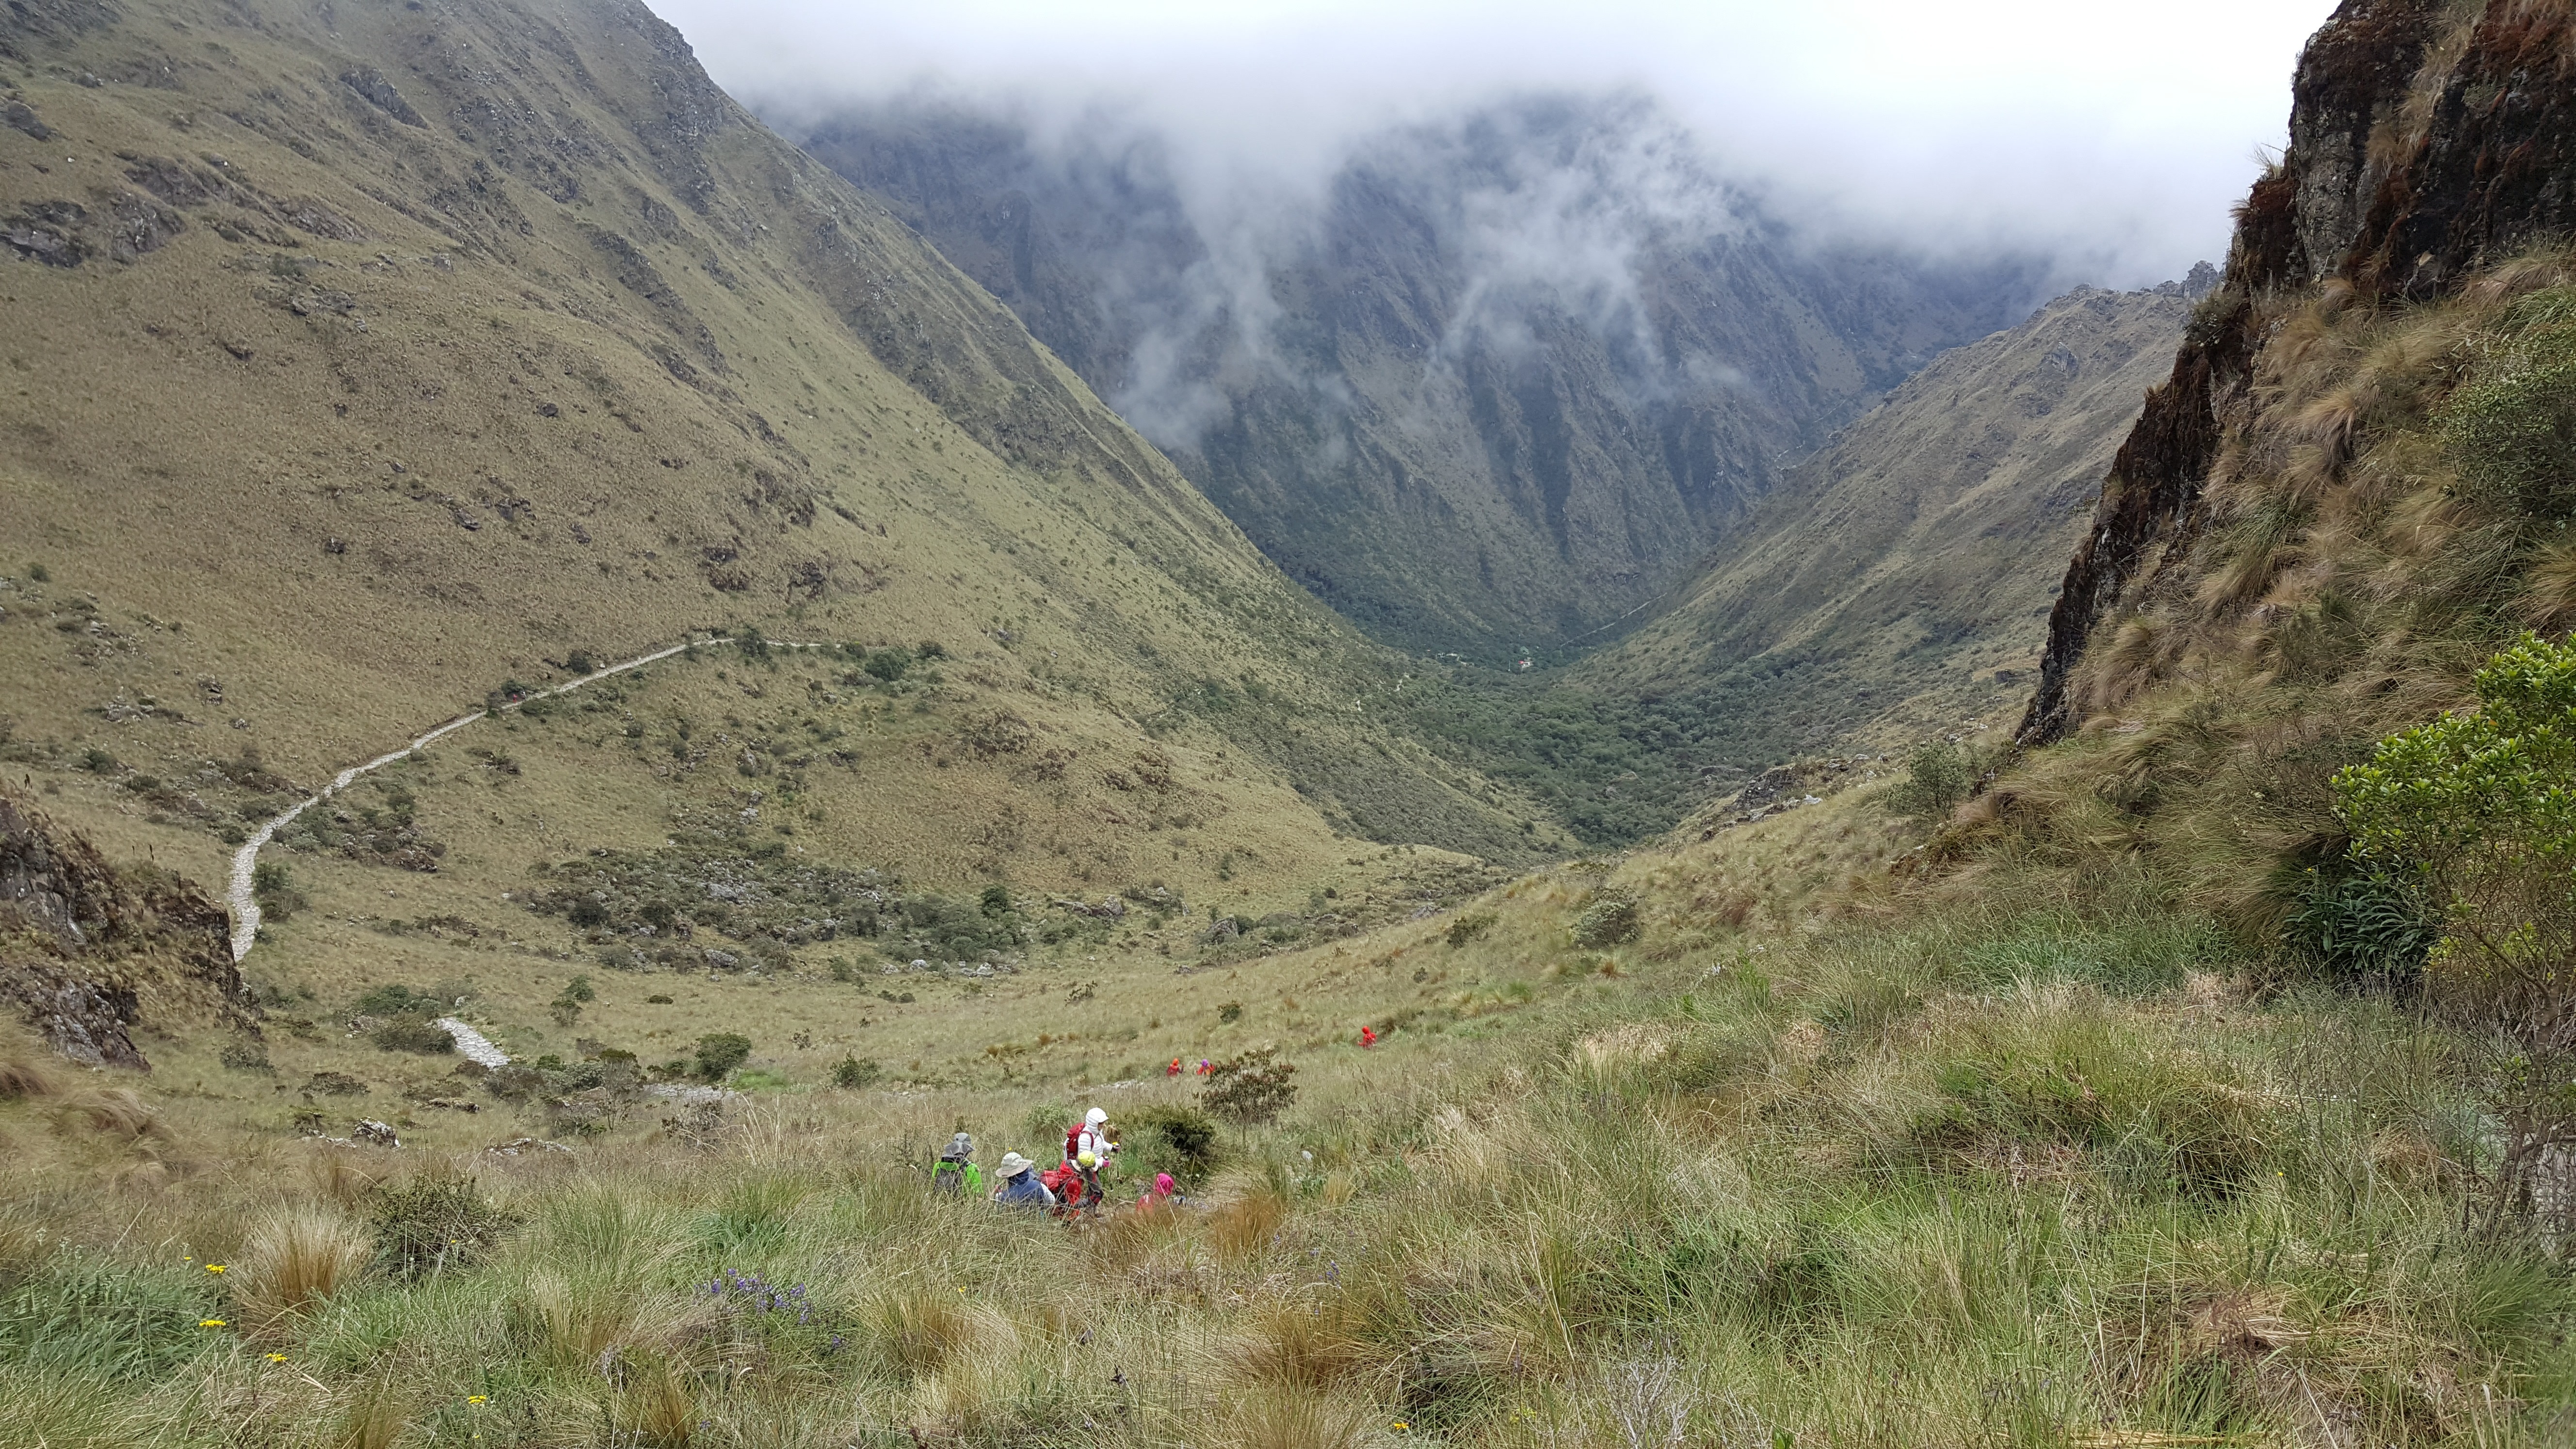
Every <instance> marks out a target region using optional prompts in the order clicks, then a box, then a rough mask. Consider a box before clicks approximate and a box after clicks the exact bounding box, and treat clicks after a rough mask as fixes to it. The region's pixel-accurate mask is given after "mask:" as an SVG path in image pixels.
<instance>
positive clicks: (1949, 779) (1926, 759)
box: [1886, 744, 1977, 821]
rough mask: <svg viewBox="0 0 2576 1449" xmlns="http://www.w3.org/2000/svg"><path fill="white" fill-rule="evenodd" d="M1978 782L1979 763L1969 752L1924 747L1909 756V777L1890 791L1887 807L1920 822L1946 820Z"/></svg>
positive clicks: (1941, 746)
mask: <svg viewBox="0 0 2576 1449" xmlns="http://www.w3.org/2000/svg"><path fill="white" fill-rule="evenodd" d="M1976 783H1977V766H1976V761H1975V760H1973V759H1972V758H1970V757H1969V754H1968V751H1967V750H1966V749H1964V748H1962V747H1961V746H1958V745H1943V744H1931V745H1924V746H1922V747H1920V748H1918V749H1917V750H1915V751H1914V753H1912V754H1910V755H1908V756H1906V757H1905V778H1904V779H1902V780H1900V781H1898V782H1897V783H1896V786H1895V788H1893V789H1891V790H1889V791H1888V792H1887V796H1886V800H1887V808H1889V809H1890V810H1893V811H1895V812H1896V813H1897V814H1899V815H1905V816H1910V817H1912V818H1914V819H1917V820H1930V821H1940V820H1945V819H1947V818H1949V814H1950V812H1951V811H1953V810H1956V809H1958V808H1959V802H1960V801H1962V800H1965V799H1967V798H1968V792H1969V791H1970V790H1971V789H1974V788H1975V786H1976Z"/></svg>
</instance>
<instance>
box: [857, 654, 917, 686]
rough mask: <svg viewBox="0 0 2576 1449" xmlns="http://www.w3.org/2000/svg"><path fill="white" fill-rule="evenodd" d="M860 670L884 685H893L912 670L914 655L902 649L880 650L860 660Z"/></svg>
mask: <svg viewBox="0 0 2576 1449" xmlns="http://www.w3.org/2000/svg"><path fill="white" fill-rule="evenodd" d="M859 668H861V669H863V670H866V671H867V672H868V673H869V674H870V675H872V676H873V677H875V678H876V679H878V680H881V681H883V682H884V683H887V684H892V683H894V682H895V681H896V680H898V679H901V678H903V676H904V674H905V673H906V672H907V671H909V670H910V669H911V668H912V655H911V653H910V652H909V651H907V650H902V649H879V650H877V651H875V652H874V653H872V654H869V655H868V656H867V657H866V658H864V659H862V660H860V661H859Z"/></svg>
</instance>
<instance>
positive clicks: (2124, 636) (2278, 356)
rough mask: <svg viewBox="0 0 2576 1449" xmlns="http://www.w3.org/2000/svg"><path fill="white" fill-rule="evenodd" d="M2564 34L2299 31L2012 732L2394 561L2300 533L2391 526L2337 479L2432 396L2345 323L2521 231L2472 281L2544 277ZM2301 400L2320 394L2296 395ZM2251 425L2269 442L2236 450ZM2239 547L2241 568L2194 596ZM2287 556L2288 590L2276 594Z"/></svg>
mask: <svg viewBox="0 0 2576 1449" xmlns="http://www.w3.org/2000/svg"><path fill="white" fill-rule="evenodd" d="M2568 35H2569V22H2568V19H2567V17H2566V14H2565V12H2564V8H2563V7H2555V6H2534V5H2487V6H2483V7H2474V6H2444V5H2437V4H2432V3H2427V0H2373V3H2359V0H2348V3H2345V4H2343V5H2341V6H2339V7H2338V8H2337V9H2336V11H2335V14H2334V16H2333V17H2332V18H2331V19H2330V20H2328V21H2327V22H2326V24H2325V25H2324V27H2322V28H2321V29H2319V30H2318V32H2317V33H2316V35H2315V36H2314V37H2313V38H2311V39H2310V41H2309V43H2308V47H2307V49H2306V51H2305V52H2304V53H2303V54H2302V55H2301V57H2300V61H2299V70H2298V75H2297V77H2296V80H2295V82H2294V84H2293V88H2292V96H2293V101H2292V108H2291V119H2290V146H2289V149H2288V150H2287V151H2286V152H2285V153H2284V154H2283V156H2282V158H2281V160H2280V162H2279V164H2277V165H2276V166H2274V167H2273V168H2272V169H2271V170H2270V171H2269V172H2267V173H2266V174H2265V175H2264V177H2263V178H2262V180H2261V181H2259V182H2258V183H2256V185H2255V186H2254V188H2253V190H2252V192H2251V193H2250V194H2249V195H2248V196H2247V197H2246V199H2245V202H2244V204H2243V206H2242V207H2240V208H2239V212H2238V218H2237V229H2236V236H2235V240H2234V242H2233V244H2232V249H2231V250H2230V252H2229V255H2228V263H2227V280H2226V289H2225V291H2223V292H2222V293H2221V294H2219V296H2218V297H2216V298H2214V299H2212V301H2211V303H2210V304H2209V305H2207V306H2206V307H2205V308H2204V309H2203V311H2202V312H2201V313H2200V314H2199V315H2198V316H2196V317H2195V319H2194V321H2193V325H2192V328H2191V331H2190V333H2189V335H2188V336H2187V338H2186V340H2185V342H2184V345H2183V347H2182V349H2181V350H2180V352H2179V353H2178V354H2177V355H2176V357H2175V359H2174V363H2173V368H2172V371H2171V374H2170V376H2169V377H2168V378H2167V380H2166V381H2165V382H2164V383H2163V384H2162V385H2160V386H2158V387H2157V388H2156V390H2155V391H2154V393H2153V394H2151V395H2150V396H2149V398H2148V401H2147V407H2146V411H2145V413H2144V415H2143V416H2142V417H2140V419H2139V420H2138V423H2137V426H2136V427H2135V428H2134V429H2133V430H2132V431H2131V432H2130V433H2129V435H2128V437H2127V439H2126V441H2125V442H2123V443H2122V445H2121V447H2120V451H2119V454H2118V457H2117V459H2116V460H2115V462H2114V464H2113V467H2112V471H2111V476H2110V481H2109V484H2108V485H2107V486H2106V487H2105V489H2104V491H2103V497H2102V503H2101V506H2100V508H2099V509H2098V510H2097V513H2096V516H2095V518H2094V520H2093V525H2092V528H2091V529H2090V530H2089V531H2088V533H2087V534H2086V537H2085V540H2084V542H2083V544H2082V545H2081V547H2079V548H2078V549H2077V551H2076V554H2075V557H2074V559H2073V561H2072V562H2071V563H2070V564H2069V565H2068V568H2067V571H2066V575H2065V581H2064V585H2063V587H2062V589H2061V591H2060V593H2059V596H2058V602H2057V604H2056V607H2055V609H2054V611H2053V613H2052V615H2051V617H2050V620H2049V634H2048V646H2047V652H2046V655H2045V657H2044V659H2043V661H2042V665H2041V674H2040V681H2039V689H2038V693H2037V695H2036V697H2035V698H2034V699H2033V700H2032V702H2031V705H2030V708H2029V711H2028V713H2027V715H2026V717H2025V718H2024V720H2023V722H2022V725H2021V732H2020V733H2021V738H2022V739H2023V740H2024V741H2025V742H2027V743H2032V744H2042V743H2047V742H2050V741H2054V740H2057V739H2061V738H2064V737H2065V736H2066V735H2068V734H2069V733H2071V732H2072V731H2074V730H2076V729H2078V728H2079V727H2081V726H2082V725H2083V724H2084V723H2085V721H2086V720H2087V719H2088V718H2092V717H2097V716H2099V715H2102V714H2104V713H2105V712H2108V711H2111V710H2115V709H2117V708H2119V707H2120V706H2121V705H2122V704H2123V702H2124V701H2125V700H2126V699H2127V698H2128V697H2129V696H2130V695H2132V694H2134V693H2136V692H2137V691H2138V690H2139V689H2141V688H2142V687H2144V686H2146V685H2147V684H2150V683H2152V682H2154V681H2157V680H2160V679H2164V678H2169V677H2171V675H2172V673H2173V671H2174V669H2175V668H2176V667H2177V666H2179V665H2180V664H2181V663H2182V661H2183V659H2184V657H2185V655H2186V654H2187V653H2188V652H2189V651H2190V650H2191V649H2192V648H2193V647H2194V646H2195V645H2197V646H2200V647H2217V648H2221V649H2224V650H2228V651H2230V652H2234V651H2236V650H2238V649H2240V648H2242V647H2244V645H2245V643H2246V641H2243V640H2240V639H2233V638H2228V639H2226V642H2224V643H2221V642H2219V641H2220V639H2221V638H2222V637H2224V636H2228V635H2232V634H2233V632H2234V630H2235V628H2236V627H2237V626H2239V625H2241V624H2242V623H2244V618H2243V614H2244V611H2245V610H2246V609H2248V608H2254V609H2260V610H2262V611H2263V613H2264V618H2265V620H2266V621H2268V622H2272V623H2275V624H2277V623H2278V622H2279V621H2281V620H2285V619H2288V618H2292V617H2295V616H2297V615H2299V614H2300V613H2301V611H2302V610H2303V609H2313V608H2314V607H2316V606H2317V605H2318V604H2319V602H2320V600H2321V599H2324V598H2344V599H2348V598H2351V597H2354V596H2369V595H2376V596H2378V597H2380V598H2382V599H2385V598H2387V597H2388V596H2389V594H2390V588H2389V586H2388V584H2387V583H2385V582H2381V583H2376V584H2362V583H2360V582H2359V581H2357V580H2353V581H2347V582H2345V583H2343V584H2330V583H2329V578H2328V572H2327V571H2322V570H2321V569H2320V567H2319V560H2318V559H2317V558H2316V557H2315V556H2314V555H2315V553H2316V552H2317V550H2316V548H2315V546H2314V544H2313V543H2312V542H2311V540H2310V538H2309V535H2311V534H2327V533H2330V532H2332V531H2335V530H2329V529H2328V528H2327V526H2326V525H2327V519H2328V518H2329V517H2330V516H2332V515H2334V514H2337V513H2339V512H2342V511H2344V509H2347V508H2348V509H2354V510H2359V511H2360V512H2362V513H2364V514H2367V515H2370V517H2369V521H2368V523H2367V524H2366V526H2360V527H2358V528H2356V529H2355V530H2354V531H2353V532H2352V533H2351V534H2350V535H2349V536H2347V537H2344V538H2342V539H2339V540H2338V542H2340V543H2345V544H2349V543H2351V542H2353V541H2355V539H2357V538H2361V537H2369V536H2372V535H2376V534H2377V533H2378V532H2379V530H2380V529H2381V528H2383V527H2386V526H2387V519H2386V517H2385V515H2384V514H2383V513H2382V512H2381V510H2382V509H2383V508H2384V505H2385V501H2386V500H2385V499H2384V498H2383V497H2379V496H2376V495H2375V494H2372V493H2369V492H2368V491H2367V490H2365V491H2364V495H2363V496H2362V497H2360V498H2358V499H2353V500H2352V501H2350V502H2348V503H2343V504H2342V505H2341V506H2340V507H2339V506H2337V505H2338V500H2339V499H2345V498H2350V497H2351V495H2350V494H2349V493H2348V492H2347V491H2346V489H2345V488H2344V487H2342V486H2340V485H2345V484H2347V483H2350V482H2352V481H2353V480H2354V478H2355V473H2354V472H2353V471H2352V465H2353V464H2354V463H2355V461H2356V459H2357V458H2358V456H2359V455H2360V454H2361V453H2362V452H2364V451H2365V450H2366V447H2367V445H2368V444H2369V443H2370V442H2372V441H2374V440H2375V433H2374V428H2373V425H2374V424H2377V425H2378V432H2380V433H2404V432H2413V431H2418V430H2420V429H2421V428H2422V427H2423V425H2424V421H2425V420H2424V419H2423V417H2422V416H2421V415H2420V414H2417V413H2412V412H2410V411H2409V410H2408V409H2407V408H2405V407H2404V406H2403V405H2402V404H2403V402H2404V401H2406V400H2409V399H2419V398H2421V397H2422V396H2424V395H2426V394H2425V393H2424V392H2422V391H2418V390H2417V386H2418V385H2417V382H2416V380H2415V379H2413V378H2411V377H2409V376H2408V374H2410V373H2414V372H2417V371H2419V370H2422V367H2423V361H2422V359H2419V358H2414V357H2408V356H2403V355H2398V356H2390V357H2384V358H2381V359H2378V360H2377V361H2376V363H2375V364H2374V366H2373V367H2372V368H2371V369H2370V370H2369V371H2368V372H2364V373H2360V374H2359V375H2356V374H2355V370H2354V367H2353V362H2354V358H2353V355H2352V349H2353V348H2355V347H2356V346H2358V345H2360V343H2359V341H2358V339H2357V338H2356V336H2355V335H2354V334H2355V333H2357V332H2359V331H2360V330H2362V329H2365V328H2367V327H2369V326H2370V325H2372V324H2375V323H2379V322H2381V321H2383V318H2384V313H2383V309H2390V308H2398V307H2404V306H2408V305H2422V304H2429V303H2434V302H2439V301H2449V300H2474V294H2471V295H2465V296H2464V293H2466V292H2467V290H2468V289H2467V284H2468V283H2469V282H2471V281H2472V280H2473V274H2475V273H2477V272H2479V271H2480V270H2481V269H2493V268H2497V267H2499V266H2500V265H2502V264H2505V263H2509V262H2512V261H2514V260H2516V259H2517V258H2518V257H2520V258H2523V259H2524V260H2525V261H2527V262H2528V263H2530V265H2527V266H2525V267H2524V268H2523V269H2522V270H2521V271H2520V272H2518V273H2515V274H2513V275H2512V277H2511V278H2500V277H2493V276H2491V277H2487V278H2485V279H2483V280H2481V281H2479V284H2478V285H2479V288H2480V289H2482V291H2483V294H2484V295H2485V297H2486V299H2487V300H2493V299H2494V298H2495V297H2496V296H2497V295H2499V294H2502V295H2506V296H2510V295H2512V294H2514V293H2518V292H2520V291H2525V290H2532V289H2536V288H2541V287H2545V286H2546V285H2547V284H2548V278H2549V275H2550V273H2549V272H2548V270H2547V267H2546V265H2545V262H2546V259H2547V258H2548V257H2549V256H2551V255H2554V253H2553V252H2552V250H2551V249H2552V248H2553V247H2554V246H2556V245H2557V244H2559V242H2560V241H2561V240H2562V239H2563V238H2564V237H2565V236H2566V235H2567V234H2568V233H2569V231H2570V229H2571V227H2576V190H2571V189H2570V186H2569V182H2568V177H2569V176H2570V175H2571V174H2576V96H2571V94H2570V92H2569V89H2568V87H2567V86H2566V85H2565V84H2564V79H2565V75H2566V69H2565V64H2564V61H2563V55H2564V53H2565V51H2564V47H2565V46H2566V45H2567V44H2568ZM2526 254H2529V255H2527V256H2526ZM2284 323H2291V324H2294V325H2293V326H2292V328H2291V330H2290V331H2289V332H2288V333H2287V334H2286V335H2281V334H2280V329H2281V328H2282V327H2283V325H2284ZM2423 344H2424V345H2437V344H2436V343H2435V342H2434V341H2433V339H2432V338H2431V337H2427V338H2425V339H2423ZM2508 351H2509V352H2512V351H2514V349H2508ZM2380 374H2387V375H2388V377H2387V378H2386V379H2383V377H2382V376H2381V375H2380ZM2398 378H2406V379H2407V383H2406V385H2407V388H2408V391H2407V392H2406V393H2405V394H2403V395H2401V394H2400V393H2399V392H2398V391H2397V389H2396V388H2394V387H2393V386H2392V385H2391V384H2392V383H2393V382H2394V381H2395V380H2396V379H2398ZM2293 382H2294V383H2295V385H2294V386H2290V387H2289V388H2288V389H2287V390H2286V392H2285V391H2284V389H2283V385H2284V384H2285V383H2293ZM2426 386H2428V387H2431V391H2432V392H2433V393H2435V394H2438V393H2440V392H2442V391H2446V390H2447V389H2444V388H2440V387H2435V386H2431V385H2430V384H2427V385H2426ZM2338 388H2340V389H2341V390H2340V391H2338ZM2293 402H2298V403H2307V404H2314V405H2315V410H2314V412H2313V413H2312V414H2311V415H2310V416H2308V417H2305V418H2294V417H2293V416H2292V408H2291V407H2290V404H2291V403H2293ZM2258 445H2259V446H2260V447H2261V448H2263V449H2265V450H2267V451H2265V452H2258V453H2254V454H2250V455H2249V454H2248V453H2247V451H2246V450H2247V449H2249V448H2253V447H2257V446H2258ZM2294 448H2295V449H2297V450H2299V451H2300V452H2301V454H2302V457H2301V458H2300V459H2298V460H2297V473H2298V475H2299V476H2297V477H2294V478H2291V479H2288V480H2285V481H2279V482H2278V486H2283V487H2286V488H2287V490H2288V493H2289V495H2290V496H2288V497H2287V498H2263V497H2258V496H2254V495H2260V494H2262V493H2265V492H2267V491H2268V490H2267V489H2265V488H2263V487H2261V486H2259V485H2258V484H2257V482H2256V480H2258V479H2260V478H2262V476H2263V473H2264V465H2266V464H2270V465H2275V466H2277V465H2278V464H2280V463H2281V462H2282V461H2283V457H2282V455H2283V454H2284V453H2285V452H2286V451H2287V450H2290V449H2294ZM2455 451H2456V447H2455ZM2459 466H2472V465H2459ZM2444 496H2455V495H2444ZM2354 521H2355V522H2356V523H2358V522H2359V520H2354ZM2560 526H2563V525H2560ZM2443 532H2444V533H2445V534H2447V532H2448V530H2447V529H2445V530H2444V531H2443ZM2433 536H2434V535H2431V534H2419V535H2418V537H2419V539H2422V538H2430V537H2433ZM2530 545H2531V540H2529V539H2528V538H2517V539H2515V540H2513V541H2512V543H2511V544H2510V546H2508V547H2507V548H2506V550H2505V553H2504V554H2503V555H2502V556H2500V557H2499V558H2497V559H2496V560H2494V563H2495V565H2496V566H2498V567H2510V568H2519V567H2524V566H2528V564H2529V562H2530V560H2529V558H2528V556H2527V550H2528V548H2529V547H2530ZM2409 551H2411V550H2409ZM2231 557H2232V558H2233V560H2235V561H2236V562H2237V566H2236V569H2235V572H2236V574H2237V577H2235V578H2233V579H2231V580H2228V581H2227V582H2226V583H2224V584H2223V586H2219V587H2218V591H2217V593H2216V595H2215V596H2214V597H2211V596H2208V595H2207V591H2208V590H2209V589H2210V588H2211V586H2212V585H2213V581H2214V580H2215V579H2216V578H2217V576H2219V575H2220V574H2221V573H2222V572H2224V571H2226V570H2228V568H2229V565H2230V562H2231ZM2276 572H2277V574H2278V575H2279V579H2278V581H2279V582H2280V583H2282V584H2283V585H2285V586H2287V587H2288V590H2289V592H2288V593H2287V594H2286V595H2285V596H2284V597H2282V598H2270V597H2267V594H2268V593H2269V591H2270V587H2271V585H2272V584H2273V583H2274V582H2275V575H2276ZM2489 582H2492V580H2490V581H2489ZM2537 617H2538V618H2539V619H2541V620H2544V621H2545V620H2548V619H2551V618H2553V617H2554V616H2553V615H2551V614H2549V613H2548V611H2546V610H2543V611H2542V612H2541V614H2540V615H2538V616H2537Z"/></svg>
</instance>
